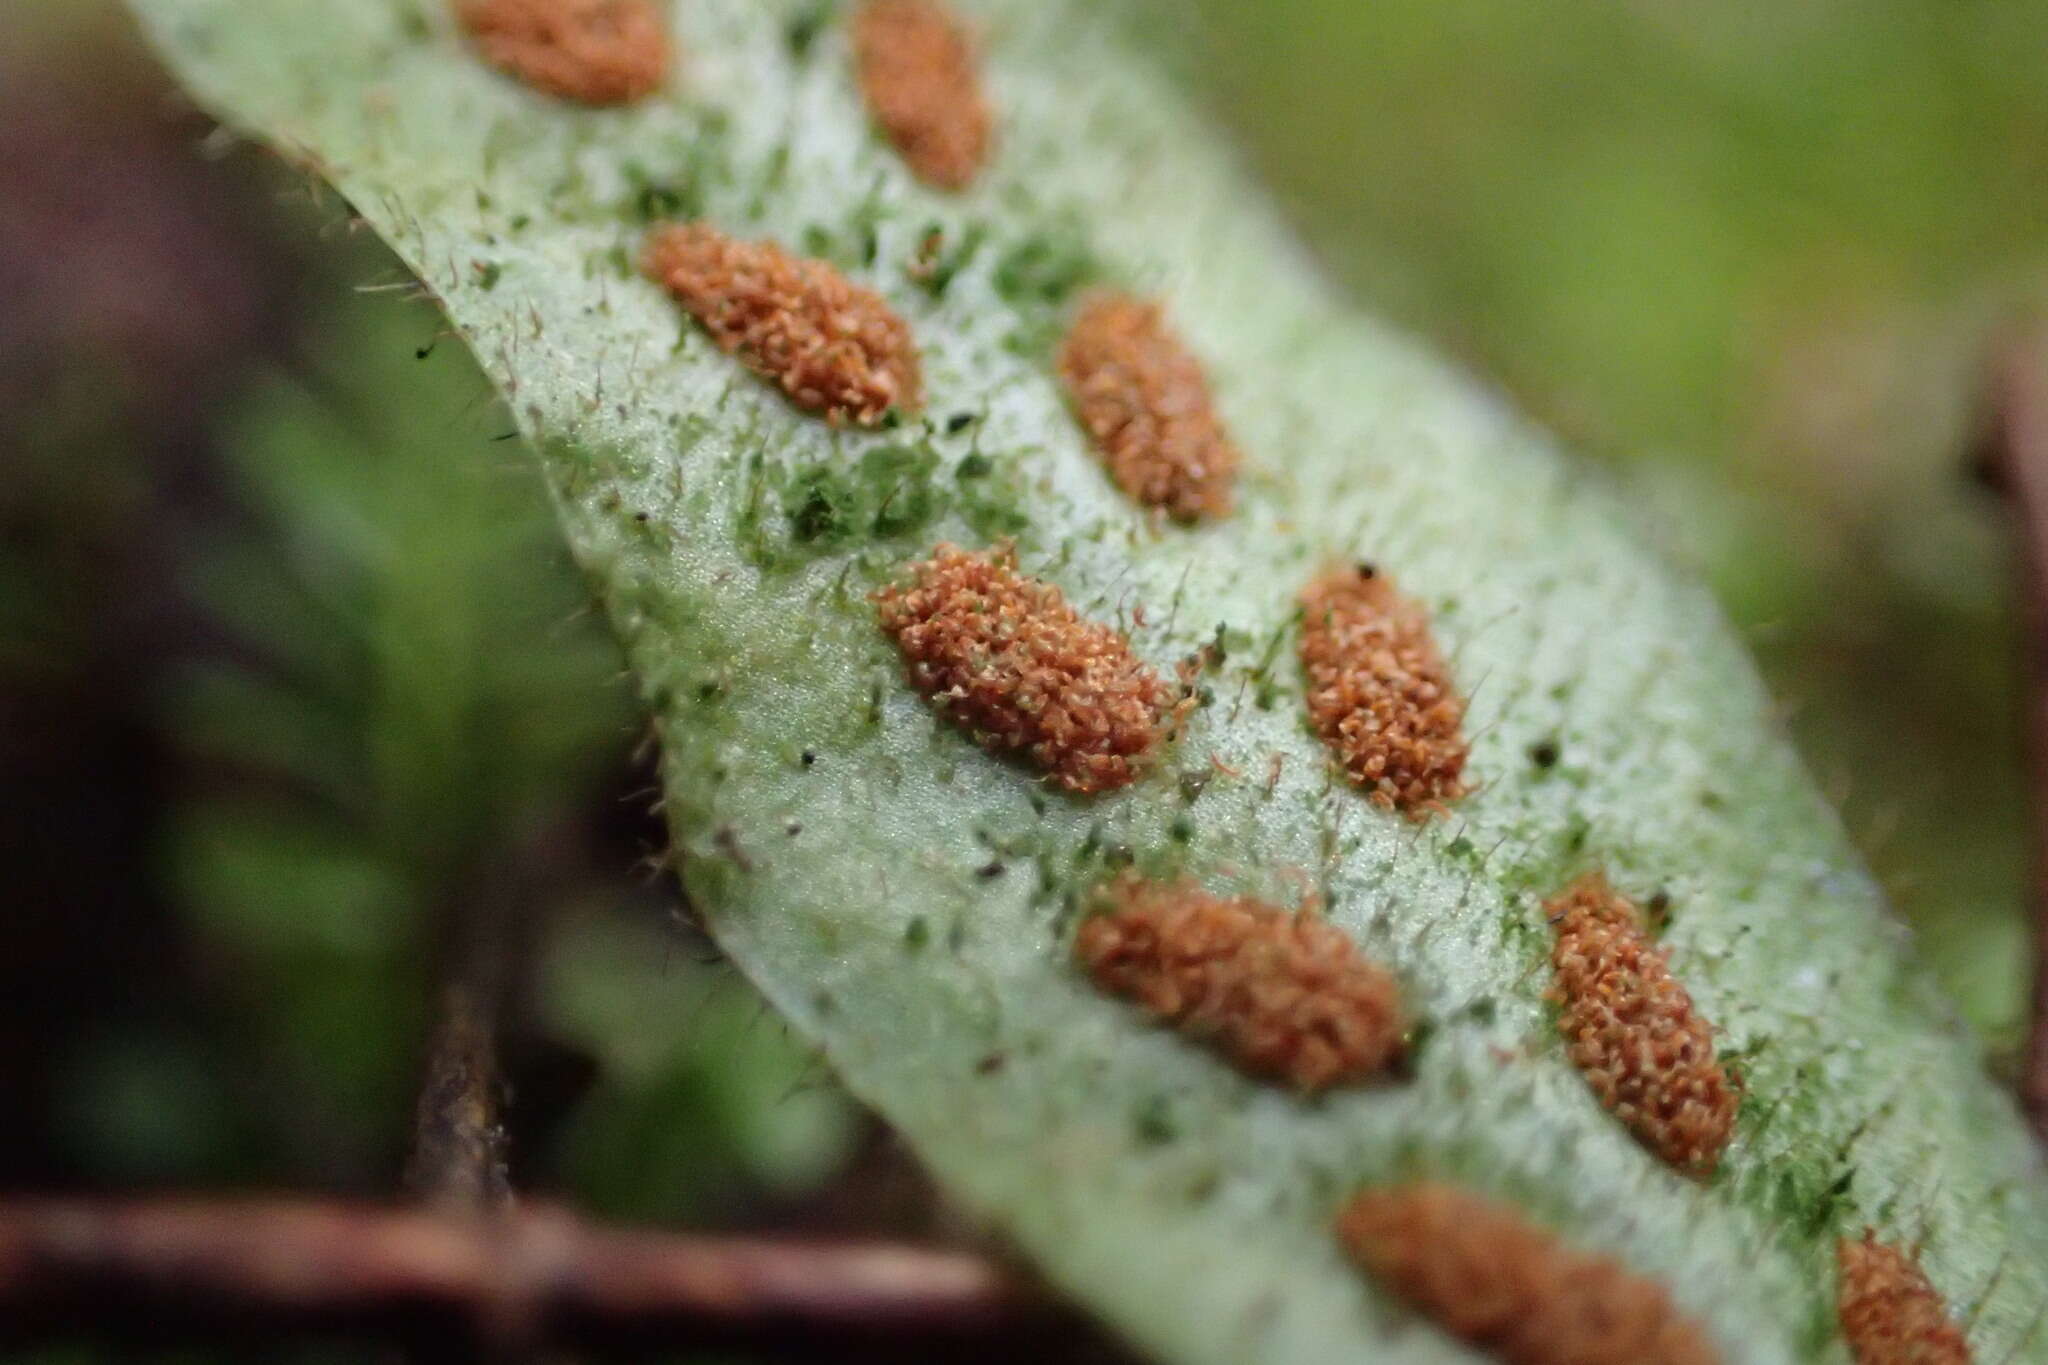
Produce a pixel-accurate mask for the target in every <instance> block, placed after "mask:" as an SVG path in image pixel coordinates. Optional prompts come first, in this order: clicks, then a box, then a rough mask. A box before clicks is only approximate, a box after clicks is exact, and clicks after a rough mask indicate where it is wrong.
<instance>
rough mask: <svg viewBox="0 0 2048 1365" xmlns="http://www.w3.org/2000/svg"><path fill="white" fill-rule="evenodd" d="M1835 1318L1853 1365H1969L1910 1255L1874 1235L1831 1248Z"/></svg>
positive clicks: (1964, 1347)
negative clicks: (1834, 1273) (1839, 1325)
mask: <svg viewBox="0 0 2048 1365" xmlns="http://www.w3.org/2000/svg"><path fill="white" fill-rule="evenodd" d="M1835 1263H1836V1269H1837V1272H1838V1283H1837V1289H1836V1293H1837V1298H1836V1304H1835V1312H1836V1315H1837V1316H1838V1317H1839V1318H1840V1319H1841V1323H1842V1335H1843V1336H1844V1337H1846V1338H1847V1339H1848V1342H1849V1349H1850V1351H1851V1352H1853V1353H1854V1354H1855V1356H1856V1361H1857V1365H1969V1360H1970V1344H1969V1342H1967V1341H1966V1340H1964V1338H1963V1331H1962V1328H1960V1327H1958V1326H1956V1323H1955V1319H1953V1318H1951V1317H1950V1316H1949V1315H1948V1305H1947V1304H1946V1303H1945V1302H1943V1300H1942V1297H1941V1292H1940V1291H1939V1290H1937V1289H1936V1288H1935V1287H1934V1285H1933V1283H1932V1282H1931V1281H1930V1280H1929V1279H1928V1278H1927V1272H1926V1271H1924V1270H1922V1269H1921V1268H1920V1262H1919V1261H1918V1259H1916V1258H1915V1257H1914V1256H1913V1255H1912V1254H1911V1253H1909V1252H1907V1251H1903V1250H1901V1249H1900V1248H1898V1247H1895V1246H1890V1245H1887V1244H1886V1243H1883V1242H1880V1241H1878V1240H1877V1233H1876V1231H1875V1230H1874V1229H1869V1228H1866V1229H1864V1232H1863V1236H1862V1237H1861V1238H1860V1239H1850V1238H1847V1237H1845V1238H1843V1239H1842V1240H1841V1241H1840V1242H1838V1243H1836V1245H1835Z"/></svg>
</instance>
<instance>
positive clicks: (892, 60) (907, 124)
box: [853, 0, 990, 190]
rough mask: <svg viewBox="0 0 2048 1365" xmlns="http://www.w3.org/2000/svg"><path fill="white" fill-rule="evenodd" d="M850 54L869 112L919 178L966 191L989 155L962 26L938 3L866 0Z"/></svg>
mask: <svg viewBox="0 0 2048 1365" xmlns="http://www.w3.org/2000/svg"><path fill="white" fill-rule="evenodd" d="M853 51H854V57H855V61H856V63H857V65H858V67H859V71H860V89H861V95H862V97H863V98H865V99H866V101H867V106H868V112H869V113H870V114H871V115H872V116H873V118H874V120H875V122H876V124H877V125H879V126H880V128H881V130H882V132H883V134H884V135H885V136H887V137H888V139H889V141H890V143H891V144H892V145H893V146H894V147H895V148H896V150H897V152H899V153H900V154H901V155H902V157H903V159H904V161H905V162H907V163H908V164H909V166H910V169H911V172H912V173H913V174H915V175H916V176H917V178H918V179H920V180H922V181H924V182H926V183H927V184H930V185H936V186H938V187H939V188H940V189H947V190H958V189H964V188H966V187H967V185H968V184H969V183H970V182H971V181H972V180H973V179H974V177H975V175H976V174H977V173H978V172H979V171H980V170H981V168H982V165H983V163H984V162H986V161H987V159H988V150H989V143H990V133H989V124H990V119H989V109H988V100H987V98H986V97H985V96H984V95H983V94H982V89H981V73H980V71H979V70H978V69H977V66H976V63H975V56H974V45H973V43H972V42H971V41H970V40H969V38H968V36H967V30H966V28H965V26H964V25H962V24H961V22H960V20H959V19H958V18H957V17H956V16H955V15H954V14H953V12H952V10H951V9H950V8H949V7H947V6H946V5H943V4H940V3H938V0H866V3H864V4H863V5H862V6H861V7H860V10H859V12H858V13H856V14H855V15H854V19H853Z"/></svg>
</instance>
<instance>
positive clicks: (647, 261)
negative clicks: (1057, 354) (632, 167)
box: [641, 223, 923, 426]
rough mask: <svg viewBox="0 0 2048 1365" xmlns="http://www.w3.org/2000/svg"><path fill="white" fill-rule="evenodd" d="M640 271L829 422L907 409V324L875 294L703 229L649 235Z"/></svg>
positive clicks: (910, 379) (765, 246)
mask: <svg viewBox="0 0 2048 1365" xmlns="http://www.w3.org/2000/svg"><path fill="white" fill-rule="evenodd" d="M641 269H642V270H644V271H645V272H646V274H647V275H648V277H649V278H650V279H653V280H655V281H657V282H659V283H661V284H663V285H665V286H667V288H668V290H669V292H670V293H672V294H674V295H675V297H676V299H677V300H678V301H679V302H681V304H682V305H683V307H684V308H686V309H688V310H689V312H690V313H691V315H692V316H694V317H695V318H696V319H697V321H698V322H699V323H701V324H703V327H704V330H705V331H706V332H708V333H710V335H711V339H712V340H713V341H715V342H717V343H718V345H719V347H720V348H721V349H723V350H726V351H730V352H732V353H734V354H736V355H737V356H738V357H739V358H740V362H741V363H742V364H744V365H746V366H747V367H748V368H749V369H751V370H753V371H755V372H756V373H757V374H760V375H763V376H765V377H766V378H768V379H771V380H773V381H774V382H775V383H777V384H779V385H780V386H781V387H782V390H783V392H785V393H787V394H788V395H789V396H790V398H791V400H793V401H794V402H795V403H796V404H797V405H798V406H799V407H802V408H806V409H809V410H810V411H812V412H817V413H822V414H823V415H824V416H825V417H826V418H828V419H829V420H831V421H833V422H857V423H860V424H862V425H865V426H873V425H875V424H876V423H878V422H880V421H881V420H882V418H883V417H884V416H885V415H886V414H887V413H888V412H889V410H890V409H891V408H901V409H905V410H911V409H915V408H916V407H917V406H918V404H919V401H920V396H921V390H922V386H923V380H922V377H921V376H922V369H921V367H920V366H919V364H918V359H917V348H916V346H915V344H914V343H913V342H912V340H911V336H910V326H909V324H908V323H906V322H904V321H903V319H902V318H900V317H898V316H897V315H896V312H895V310H893V309H891V308H890V307H889V305H888V303H887V302H886V301H885V300H884V299H883V298H882V296H881V295H879V294H877V293H875V292H874V291H873V290H871V289H866V288H863V287H862V286H860V285H857V284H854V283H853V282H852V281H850V280H848V279H847V278H846V277H845V276H843V275H841V274H840V273H839V272H838V271H837V270H835V269H834V268H833V267H832V266H830V265H828V264H826V263H825V262H824V261H815V260H810V259H807V258H805V257H802V256H795V255H792V254H790V253H789V252H787V251H785V250H783V249H782V248H781V247H780V246H777V245H776V244H775V243H773V242H743V241H739V240H736V239H734V238H731V237H728V236H726V235H725V234H724V233H722V232H720V231H718V229H716V228H714V227H711V226H710V225H709V224H706V223H679V224H671V225H669V226H667V227H663V228H658V229H656V230H655V231H654V233H653V234H652V235H650V236H649V237H648V239H647V246H646V249H645V251H644V252H643V253H642V257H641Z"/></svg>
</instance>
